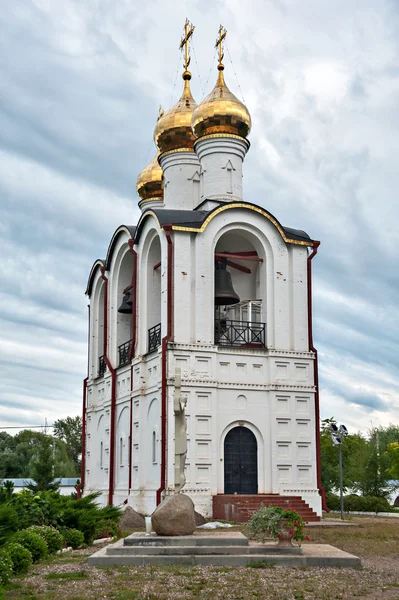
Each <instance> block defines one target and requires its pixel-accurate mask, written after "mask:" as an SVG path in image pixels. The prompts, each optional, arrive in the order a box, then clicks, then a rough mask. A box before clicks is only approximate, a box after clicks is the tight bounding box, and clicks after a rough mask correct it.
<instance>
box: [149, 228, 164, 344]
mask: <svg viewBox="0 0 399 600" xmlns="http://www.w3.org/2000/svg"><path fill="white" fill-rule="evenodd" d="M160 267H161V243H160V241H159V237H158V236H156V237H154V239H153V240H152V242H151V246H150V249H149V252H148V260H147V329H148V347H147V352H153V351H154V350H156V349H157V348H158V346H160V344H161V268H160Z"/></svg>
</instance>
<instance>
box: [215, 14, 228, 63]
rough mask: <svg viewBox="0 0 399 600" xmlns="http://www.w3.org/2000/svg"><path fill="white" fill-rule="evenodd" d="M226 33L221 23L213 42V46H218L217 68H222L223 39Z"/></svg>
mask: <svg viewBox="0 0 399 600" xmlns="http://www.w3.org/2000/svg"><path fill="white" fill-rule="evenodd" d="M226 35H227V31H226V29H225V28H224V27H223V25H221V26H220V27H219V36H218V38H217V40H216V44H215V48H217V47H218V46H219V64H218V69H219V70H220V69H223V68H224V66H223V62H222V61H223V57H224V51H223V40H224V38H225V37H226Z"/></svg>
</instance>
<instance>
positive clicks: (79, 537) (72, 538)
mask: <svg viewBox="0 0 399 600" xmlns="http://www.w3.org/2000/svg"><path fill="white" fill-rule="evenodd" d="M61 534H62V537H63V538H64V541H65V543H66V545H67V546H71V548H73V549H75V548H80V546H83V544H84V541H85V536H84V535H83V533H82V532H81V531H79V530H78V529H72V528H68V527H64V528H63V529H61Z"/></svg>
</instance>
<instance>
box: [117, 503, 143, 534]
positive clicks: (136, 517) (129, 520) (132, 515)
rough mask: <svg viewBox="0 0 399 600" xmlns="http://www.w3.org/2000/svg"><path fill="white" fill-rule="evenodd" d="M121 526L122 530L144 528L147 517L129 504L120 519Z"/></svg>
mask: <svg viewBox="0 0 399 600" xmlns="http://www.w3.org/2000/svg"><path fill="white" fill-rule="evenodd" d="M119 527H120V529H121V530H122V531H132V530H133V529H142V528H143V527H145V519H144V517H143V515H140V513H138V512H136V511H135V510H134V509H133V508H132V507H131V506H127V507H126V508H125V510H124V511H123V514H122V516H121V518H120V520H119Z"/></svg>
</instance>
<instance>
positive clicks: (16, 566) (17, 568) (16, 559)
mask: <svg viewBox="0 0 399 600" xmlns="http://www.w3.org/2000/svg"><path fill="white" fill-rule="evenodd" d="M4 549H5V550H6V551H7V553H8V554H9V556H10V558H11V560H12V565H13V566H12V570H13V573H14V575H20V574H21V573H26V571H27V570H28V569H29V567H31V566H32V555H31V553H30V551H29V550H28V549H27V548H25V547H24V546H22V544H16V543H13V542H10V543H8V544H6V546H5V547H4Z"/></svg>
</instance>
